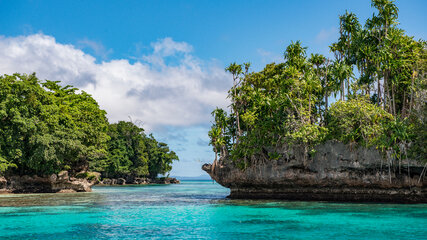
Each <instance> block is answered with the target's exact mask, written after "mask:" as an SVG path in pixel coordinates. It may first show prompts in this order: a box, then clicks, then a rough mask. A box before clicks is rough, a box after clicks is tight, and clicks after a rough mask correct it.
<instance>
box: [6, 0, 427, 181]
mask: <svg viewBox="0 0 427 240" xmlns="http://www.w3.org/2000/svg"><path fill="white" fill-rule="evenodd" d="M397 6H398V8H399V9H400V12H399V22H400V27H401V28H403V29H404V30H405V31H406V33H407V34H408V35H410V36H414V37H415V39H420V38H422V39H427V37H426V36H427V28H426V27H425V24H426V23H427V15H426V14H425V12H426V11H427V1H425V0H404V1H403V0H400V1H397ZM346 10H348V11H352V12H354V13H355V14H356V15H357V16H358V17H359V20H360V21H361V22H362V23H364V21H365V20H366V19H367V18H369V17H371V16H372V14H373V13H374V9H373V8H371V6H370V1H369V0H358V1H354V0H324V1H320V0H306V1H296V0H293V1H290V0H289V1H272V0H264V1H261V0H258V1H252V0H236V1H232V0H228V1H225V0H218V1H210V0H188V1H181V0H174V1H172V0H169V1H166V0H159V1H154V0H151V1H149V0H146V1H139V0H123V1H112V0H92V1H83V0H63V1H56V0H55V1H48V0H46V1H36V0H27V1H20V0H10V1H6V0H0V74H12V73H15V72H19V73H27V74H30V73H33V72H36V74H37V76H38V77H39V78H40V79H49V80H55V81H61V82H63V84H70V85H73V86H75V87H78V88H80V89H83V90H85V91H86V92H88V93H90V94H91V95H92V96H93V97H94V98H95V99H96V100H97V101H98V103H99V104H100V106H101V108H102V109H105V110H106V111H107V113H108V114H107V117H108V119H109V121H110V122H111V123H114V122H117V121H120V120H125V121H128V120H131V121H133V122H135V123H137V124H139V125H140V126H142V127H143V128H144V129H145V130H146V132H147V133H153V135H154V136H155V137H156V138H157V139H159V140H160V141H164V142H166V143H167V144H169V146H170V148H171V149H172V150H174V151H175V152H177V154H178V156H179V158H180V161H179V162H175V163H174V165H173V170H172V172H171V175H174V176H200V175H203V174H205V173H204V172H203V171H202V170H201V165H202V164H203V163H209V162H212V161H213V159H214V154H213V152H212V148H211V147H210V146H208V142H209V139H208V136H207V132H208V130H209V127H210V124H211V121H212V119H211V115H210V113H211V111H212V110H213V109H214V108H215V107H223V108H225V107H227V106H228V104H229V101H228V99H227V98H226V97H227V90H228V89H229V88H230V87H231V84H232V79H231V76H230V75H229V74H227V73H225V72H224V68H225V67H226V66H227V65H228V64H230V63H232V62H237V63H243V62H250V63H252V70H253V71H259V70H261V69H262V68H263V66H264V65H265V64H268V63H271V62H280V61H283V57H282V56H283V51H284V50H285V48H286V46H287V45H289V44H290V43H291V41H297V40H300V41H301V42H302V43H303V45H304V46H307V47H308V52H309V53H314V52H315V53H321V54H325V55H328V56H331V55H330V53H329V48H328V46H329V45H330V44H331V43H332V42H334V41H335V40H336V39H337V36H338V24H339V21H338V16H339V15H340V14H343V13H344V12H345V11H346Z"/></svg>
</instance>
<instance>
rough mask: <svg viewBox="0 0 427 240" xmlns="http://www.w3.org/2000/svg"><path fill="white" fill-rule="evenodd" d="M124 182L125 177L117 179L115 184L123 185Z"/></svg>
mask: <svg viewBox="0 0 427 240" xmlns="http://www.w3.org/2000/svg"><path fill="white" fill-rule="evenodd" d="M125 184H126V179H124V178H119V179H117V185H125Z"/></svg>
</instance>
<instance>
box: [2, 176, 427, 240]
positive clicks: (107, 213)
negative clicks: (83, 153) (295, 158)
mask: <svg viewBox="0 0 427 240" xmlns="http://www.w3.org/2000/svg"><path fill="white" fill-rule="evenodd" d="M228 193H229V191H228V189H225V188H223V187H221V186H219V185H218V184H213V183H212V182H211V181H184V182H183V183H182V184H179V185H152V186H126V187H95V188H94V191H93V192H92V193H74V194H30V195H0V206H1V207H0V239H142V238H147V239H417V240H420V239H427V204H415V205H402V204H343V203H321V202H320V203H319V202H279V201H240V200H228V199H225V197H226V196H227V195H228Z"/></svg>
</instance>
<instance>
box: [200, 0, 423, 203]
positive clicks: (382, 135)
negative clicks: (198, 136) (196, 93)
mask: <svg viewBox="0 0 427 240" xmlns="http://www.w3.org/2000/svg"><path fill="white" fill-rule="evenodd" d="M372 6H373V7H374V8H375V9H376V13H375V14H374V15H373V16H372V17H371V18H369V19H367V21H366V23H365V24H364V25H362V24H361V23H360V22H359V20H358V18H357V17H356V15H355V14H353V13H351V12H346V13H344V14H343V15H341V16H340V17H339V38H338V40H337V41H336V42H335V43H333V44H332V45H331V46H330V50H331V52H332V53H333V55H334V57H333V59H329V58H327V57H325V56H323V55H321V54H311V55H310V56H307V53H306V49H307V48H306V47H303V46H302V44H301V43H300V42H299V41H297V42H293V43H292V44H290V45H289V46H288V47H287V48H286V50H285V52H284V60H285V61H284V63H278V64H276V63H271V64H268V65H266V67H265V68H264V69H263V70H262V71H260V72H250V64H249V63H245V64H236V63H233V64H230V66H229V67H228V68H226V71H228V72H229V73H231V75H232V77H233V80H234V84H233V87H232V88H231V89H230V90H229V98H230V99H231V105H230V111H229V113H228V112H227V111H226V110H223V109H219V108H217V109H215V110H214V111H213V112H212V115H213V117H214V122H213V125H212V128H211V130H210V131H209V137H210V144H211V145H212V146H213V151H214V152H215V160H214V162H213V164H205V165H204V166H203V167H202V168H203V169H204V170H205V171H206V172H207V173H209V174H210V176H211V177H212V178H213V179H215V180H216V181H217V182H218V183H220V184H222V185H223V186H225V187H228V188H230V189H231V195H230V197H231V198H280V199H289V200H329V201H373V202H376V201H384V202H411V203H416V202H424V203H425V202H427V189H426V185H427V181H426V180H427V179H426V178H425V175H426V167H427V124H426V122H427V87H426V84H427V81H426V70H427V61H426V59H427V48H426V47H427V44H426V41H425V40H422V39H420V40H414V38H413V37H410V36H407V35H406V34H405V31H404V30H403V29H400V28H399V26H398V7H397V6H396V5H395V4H394V2H393V1H389V0H373V1H372ZM338 97H339V98H338ZM331 98H332V99H333V100H332V102H333V103H332V104H329V102H330V101H331ZM218 157H219V158H218Z"/></svg>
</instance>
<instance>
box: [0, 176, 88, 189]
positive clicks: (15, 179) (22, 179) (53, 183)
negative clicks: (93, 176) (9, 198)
mask: <svg viewBox="0 0 427 240" xmlns="http://www.w3.org/2000/svg"><path fill="white" fill-rule="evenodd" d="M94 183H95V182H90V181H87V180H86V179H80V178H73V177H69V176H68V172H66V171H62V172H60V173H59V174H58V175H56V174H52V175H50V176H49V177H39V176H10V177H7V178H5V177H0V192H3V193H56V192H91V191H92V189H91V186H92V185H93V184H94Z"/></svg>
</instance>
